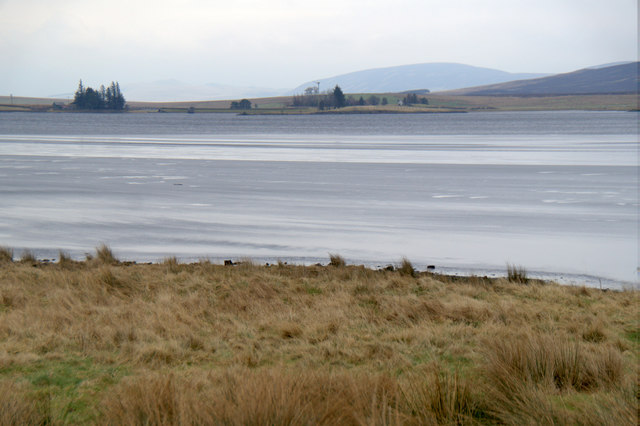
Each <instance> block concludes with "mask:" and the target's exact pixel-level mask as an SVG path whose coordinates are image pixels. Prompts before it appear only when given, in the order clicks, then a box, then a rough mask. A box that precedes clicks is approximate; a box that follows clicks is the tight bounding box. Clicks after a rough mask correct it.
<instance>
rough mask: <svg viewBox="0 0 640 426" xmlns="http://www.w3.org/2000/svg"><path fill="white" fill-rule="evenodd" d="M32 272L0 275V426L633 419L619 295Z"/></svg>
mask: <svg viewBox="0 0 640 426" xmlns="http://www.w3.org/2000/svg"><path fill="white" fill-rule="evenodd" d="M61 259H62V257H61ZM68 262H72V263H68ZM67 263H68V264H67ZM35 266H36V267H34V266H33V265H32V264H23V263H21V262H8V263H5V264H3V266H2V268H0V392H1V393H0V394H2V395H8V394H11V398H9V399H7V398H5V399H4V400H2V401H1V402H0V424H4V423H8V424H11V423H10V422H9V420H6V419H17V420H15V421H14V423H27V424H34V423H35V424H38V423H46V422H50V423H53V424H58V423H76V424H96V423H100V424H258V423H259V424H281V423H288V424H482V423H488V424H495V423H504V424H531V423H540V422H542V423H558V424H575V423H582V424H636V423H637V418H636V415H637V411H636V407H637V398H636V392H637V381H636V377H637V374H638V366H637V359H638V355H639V346H638V343H637V342H638V338H637V336H638V333H637V329H638V325H639V324H638V317H637V300H638V299H637V293H636V292H633V291H620V292H617V291H606V292H605V291H600V290H597V289H588V291H583V290H580V289H579V288H574V287H562V286H559V285H556V284H553V283H546V284H544V285H541V284H539V283H538V282H536V281H535V280H531V281H530V282H529V285H526V286H524V285H521V284H519V283H514V282H511V281H509V280H508V279H507V278H498V279H479V278H461V277H445V276H439V275H435V274H431V273H419V272H415V271H414V273H413V274H407V273H403V272H402V271H401V270H397V271H387V270H385V271H376V270H371V269H367V268H364V267H360V266H350V265H344V264H343V265H342V266H340V267H338V268H336V267H322V266H295V265H285V264H280V265H278V266H275V267H267V266H258V265H255V264H253V263H251V262H246V261H245V262H242V263H239V264H238V265H236V266H234V267H228V266H227V267H225V266H223V265H216V264H212V263H211V262H208V261H202V262H198V263H192V264H185V263H182V264H180V263H178V262H177V259H175V258H169V259H167V260H165V261H163V262H162V263H159V264H153V265H139V264H129V263H123V262H119V263H118V262H117V261H116V260H115V257H113V255H112V254H111V255H110V256H109V255H106V254H104V255H101V254H99V253H96V257H95V258H94V259H93V260H90V261H84V262H73V261H70V260H65V261H61V262H60V263H55V264H53V263H41V262H36V263H35ZM3 386H4V387H3ZM43 396H46V397H43ZM43 398H44V399H43ZM1 399H2V398H0V400H1ZM21 401H24V403H22V402H21ZM2 416H5V417H2ZM43 419H44V420H43Z"/></svg>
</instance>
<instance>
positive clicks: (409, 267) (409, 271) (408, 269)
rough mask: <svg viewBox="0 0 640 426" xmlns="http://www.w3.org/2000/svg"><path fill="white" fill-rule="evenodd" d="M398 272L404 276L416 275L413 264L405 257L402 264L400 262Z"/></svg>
mask: <svg viewBox="0 0 640 426" xmlns="http://www.w3.org/2000/svg"><path fill="white" fill-rule="evenodd" d="M398 272H400V273H401V274H404V275H410V276H412V277H413V276H415V275H416V270H415V268H414V267H413V264H412V263H411V261H410V260H409V259H407V258H406V257H403V258H402V262H400V267H399V268H398Z"/></svg>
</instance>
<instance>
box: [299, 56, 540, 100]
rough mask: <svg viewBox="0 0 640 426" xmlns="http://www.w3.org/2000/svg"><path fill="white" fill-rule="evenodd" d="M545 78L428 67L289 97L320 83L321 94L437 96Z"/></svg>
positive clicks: (340, 78)
mask: <svg viewBox="0 0 640 426" xmlns="http://www.w3.org/2000/svg"><path fill="white" fill-rule="evenodd" d="M545 75H548V74H531V73H528V74H527V73H520V74H516V73H509V72H505V71H500V70H496V69H491V68H480V67H474V66H471V65H464V64H454V63H426V64H414V65H401V66H395V67H388V68H375V69H369V70H364V71H357V72H352V73H348V74H342V75H337V76H335V77H330V78H324V79H318V80H313V81H309V82H307V83H304V84H301V85H300V86H298V87H296V88H295V89H293V90H292V91H290V92H289V94H300V93H303V92H304V90H305V89H306V88H307V87H310V86H315V85H316V82H317V81H319V82H320V91H325V90H329V89H332V88H333V87H335V85H336V84H337V85H339V86H340V87H341V88H342V90H343V91H344V92H346V93H391V92H404V91H409V90H418V89H429V90H430V91H432V92H434V91H442V90H451V89H460V88H463V87H470V86H480V85H485V84H494V83H502V82H505V81H512V80H522V79H527V78H535V77H543V76H545Z"/></svg>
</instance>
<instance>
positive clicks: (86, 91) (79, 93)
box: [71, 80, 126, 111]
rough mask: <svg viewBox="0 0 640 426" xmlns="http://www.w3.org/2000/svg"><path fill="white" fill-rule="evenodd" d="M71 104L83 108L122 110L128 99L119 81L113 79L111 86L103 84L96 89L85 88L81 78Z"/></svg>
mask: <svg viewBox="0 0 640 426" xmlns="http://www.w3.org/2000/svg"><path fill="white" fill-rule="evenodd" d="M71 105H73V107H74V108H76V109H82V110H110V111H122V110H123V109H124V108H125V105H126V101H125V99H124V95H123V94H122V91H121V90H120V84H119V83H118V82H113V81H112V82H111V84H110V85H109V87H107V88H105V87H104V85H101V86H100V89H98V90H95V89H93V88H91V87H86V88H85V87H84V85H83V84H82V80H80V83H79V84H78V90H76V93H75V95H74V97H73V102H72V103H71Z"/></svg>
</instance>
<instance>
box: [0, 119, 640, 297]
mask: <svg viewBox="0 0 640 426" xmlns="http://www.w3.org/2000/svg"><path fill="white" fill-rule="evenodd" d="M637 123H638V115H637V113H621V112H553V113H551V112H534V113H529V112H526V113H525V112H518V113H497V112H492V113H471V114H426V115H357V116H353V115H349V116H344V115H335V116H236V115H230V114H184V115H182V114H29V113H5V114H0V244H3V245H8V246H11V247H14V248H17V249H22V248H29V249H32V250H34V251H35V252H36V254H38V255H39V257H55V256H56V254H57V250H58V249H59V248H61V249H65V250H67V251H70V252H71V253H72V254H73V255H75V256H82V255H83V253H84V252H86V251H88V250H90V249H91V248H92V247H95V246H96V245H97V244H98V243H99V242H106V243H108V244H109V245H110V246H111V247H112V248H113V249H114V251H115V252H116V254H117V255H119V256H120V257H123V258H127V259H135V260H152V261H156V260H159V259H162V258H163V257H164V256H169V255H176V256H178V257H179V258H181V259H183V260H195V259H197V258H201V257H210V258H212V259H214V260H220V259H225V258H238V257H246V256H248V257H253V258H254V259H259V260H261V261H274V260H277V259H283V260H290V261H295V262H316V261H319V260H320V261H326V259H327V253H329V252H331V253H333V252H338V253H340V254H342V255H343V256H344V257H346V258H347V259H349V260H351V261H353V262H363V263H367V264H369V265H372V266H377V265H385V264H386V263H389V262H394V261H398V260H399V259H400V258H401V257H402V256H406V257H408V258H409V259H410V260H412V261H413V262H414V264H416V265H418V266H419V267H426V265H430V264H433V265H436V267H437V269H438V270H440V271H443V272H458V273H481V274H497V273H503V271H504V270H505V264H506V263H507V262H509V263H514V264H520V265H523V266H525V267H527V268H528V269H529V270H530V271H532V273H534V274H537V275H539V276H544V277H552V278H556V279H558V278H562V279H563V280H564V281H565V282H576V283H583V282H584V283H587V284H589V285H600V283H604V285H609V286H616V285H617V286H619V285H621V283H623V282H631V283H633V282H637V281H636V280H637V267H638V263H639V262H638V243H637V238H638V192H637V184H638V175H637V173H638V167H637V166H638V142H637V135H638V128H637Z"/></svg>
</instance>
